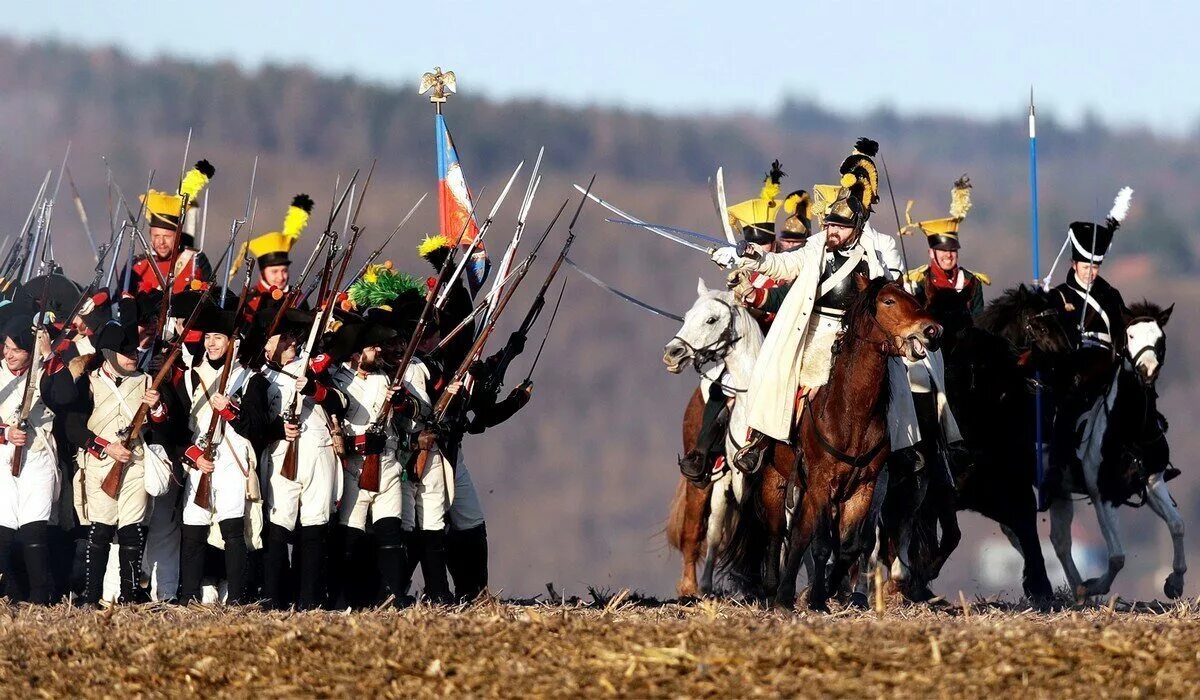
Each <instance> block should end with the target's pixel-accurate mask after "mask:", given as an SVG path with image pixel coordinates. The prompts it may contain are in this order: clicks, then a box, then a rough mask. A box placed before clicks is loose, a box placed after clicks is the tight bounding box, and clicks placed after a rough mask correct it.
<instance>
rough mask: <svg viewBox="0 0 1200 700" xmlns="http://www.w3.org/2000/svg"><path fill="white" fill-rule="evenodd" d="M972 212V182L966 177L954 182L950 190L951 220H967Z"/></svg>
mask: <svg viewBox="0 0 1200 700" xmlns="http://www.w3.org/2000/svg"><path fill="white" fill-rule="evenodd" d="M970 210H971V181H970V179H968V178H967V176H966V175H963V176H962V177H960V178H958V180H956V181H955V182H954V188H953V189H951V190H950V218H952V219H960V220H961V219H965V218H967V212H968V211H970Z"/></svg>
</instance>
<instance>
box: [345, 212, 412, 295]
mask: <svg viewBox="0 0 1200 700" xmlns="http://www.w3.org/2000/svg"><path fill="white" fill-rule="evenodd" d="M427 196H429V193H428V192H426V193H425V194H422V195H421V198H420V199H418V200H417V203H416V204H414V205H412V208H411V209H409V210H408V213H407V214H405V215H404V218H403V219H401V220H400V223H399V224H397V225H396V228H395V229H393V230H392V233H391V235H389V236H388V237H387V238H385V239H383V243H380V244H379V247H378V248H376V249H375V250H373V251H371V254H370V255H368V256H367V261H366V262H364V263H363V264H362V267H360V268H359V269H358V272H356V273H354V277H351V278H350V281H349V282H347V283H346V286H345V288H343V289H342V291H343V292H344V291H346V290H347V289H349V288H350V286H351V285H353V284H354V283H355V282H357V281H358V279H359V278H360V277H362V276H363V275H364V274H366V272H367V268H369V267H370V266H371V263H373V262H375V259H376V258H378V257H379V256H380V255H381V254H382V253H383V249H384V248H386V247H387V245H388V244H389V243H391V242H392V239H393V238H395V236H396V234H397V233H400V229H402V228H404V224H407V223H408V220H409V219H411V218H412V215H413V214H414V213H415V212H416V211H417V207H419V206H421V202H424V201H425V198H426V197H427Z"/></svg>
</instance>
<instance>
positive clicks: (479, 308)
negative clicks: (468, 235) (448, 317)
mask: <svg viewBox="0 0 1200 700" xmlns="http://www.w3.org/2000/svg"><path fill="white" fill-rule="evenodd" d="M528 265H529V259H528V258H526V259H525V260H522V261H521V262H520V263H518V264H517V265H516V267H513V268H512V269H511V270H509V271H508V274H507V275H505V276H504V279H503V280H502V281H503V282H504V283H505V284H508V281H509V280H511V279H512V278H514V277H516V276H517V274H519V273H520V271H521V270H522V269H524V268H525V267H526V266H528ZM490 301H491V300H490V299H484V300H483V301H481V302H479V303H478V304H476V305H475V308H473V309H471V313H469V314H467V315H466V316H464V317H463V319H462V320H461V321H459V322H458V325H457V326H455V327H454V328H452V329H450V331H449V332H448V333H443V334H442V337H441V339H440V340H438V344H437V346H435V347H434V348H433V350H432V351H431V352H437V351H439V350H441V349H442V348H444V347H446V346H447V345H449V344H450V341H452V340H454V339H455V338H457V337H458V334H459V333H461V332H462V331H463V329H464V328H466V327H467V326H468V325H470V324H471V322H472V321H474V320H475V319H476V318H478V316H479V315H480V314H482V313H483V312H484V311H486V310H487V309H488V308H489V307H490V306H491V303H490Z"/></svg>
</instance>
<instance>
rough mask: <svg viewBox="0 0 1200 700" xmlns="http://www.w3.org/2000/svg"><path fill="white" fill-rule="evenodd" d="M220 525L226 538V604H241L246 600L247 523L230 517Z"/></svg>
mask: <svg viewBox="0 0 1200 700" xmlns="http://www.w3.org/2000/svg"><path fill="white" fill-rule="evenodd" d="M218 525H219V526H220V528H221V539H223V540H225V590H226V593H225V604H226V605H241V604H243V603H244V602H246V562H247V551H246V524H245V522H244V521H243V519H242V518H229V519H227V520H222V521H221V522H220V523H218Z"/></svg>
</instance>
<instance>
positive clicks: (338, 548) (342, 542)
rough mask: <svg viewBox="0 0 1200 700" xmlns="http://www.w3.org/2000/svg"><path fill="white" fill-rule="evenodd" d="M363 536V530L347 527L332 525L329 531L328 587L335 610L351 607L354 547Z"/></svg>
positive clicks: (331, 603) (330, 601)
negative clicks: (350, 582)
mask: <svg viewBox="0 0 1200 700" xmlns="http://www.w3.org/2000/svg"><path fill="white" fill-rule="evenodd" d="M361 535H362V530H358V529H356V528H352V527H349V526H347V525H342V524H337V525H331V526H330V530H329V544H328V549H329V562H330V564H329V576H328V577H327V581H326V584H327V585H326V587H327V588H328V589H329V605H330V606H331V607H332V608H333V609H335V610H345V609H346V608H348V607H350V598H351V595H350V591H349V586H350V584H349V580H350V574H351V563H352V561H353V557H352V553H353V551H354V545H355V543H357V542H358V538H359V537H360V536H361Z"/></svg>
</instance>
